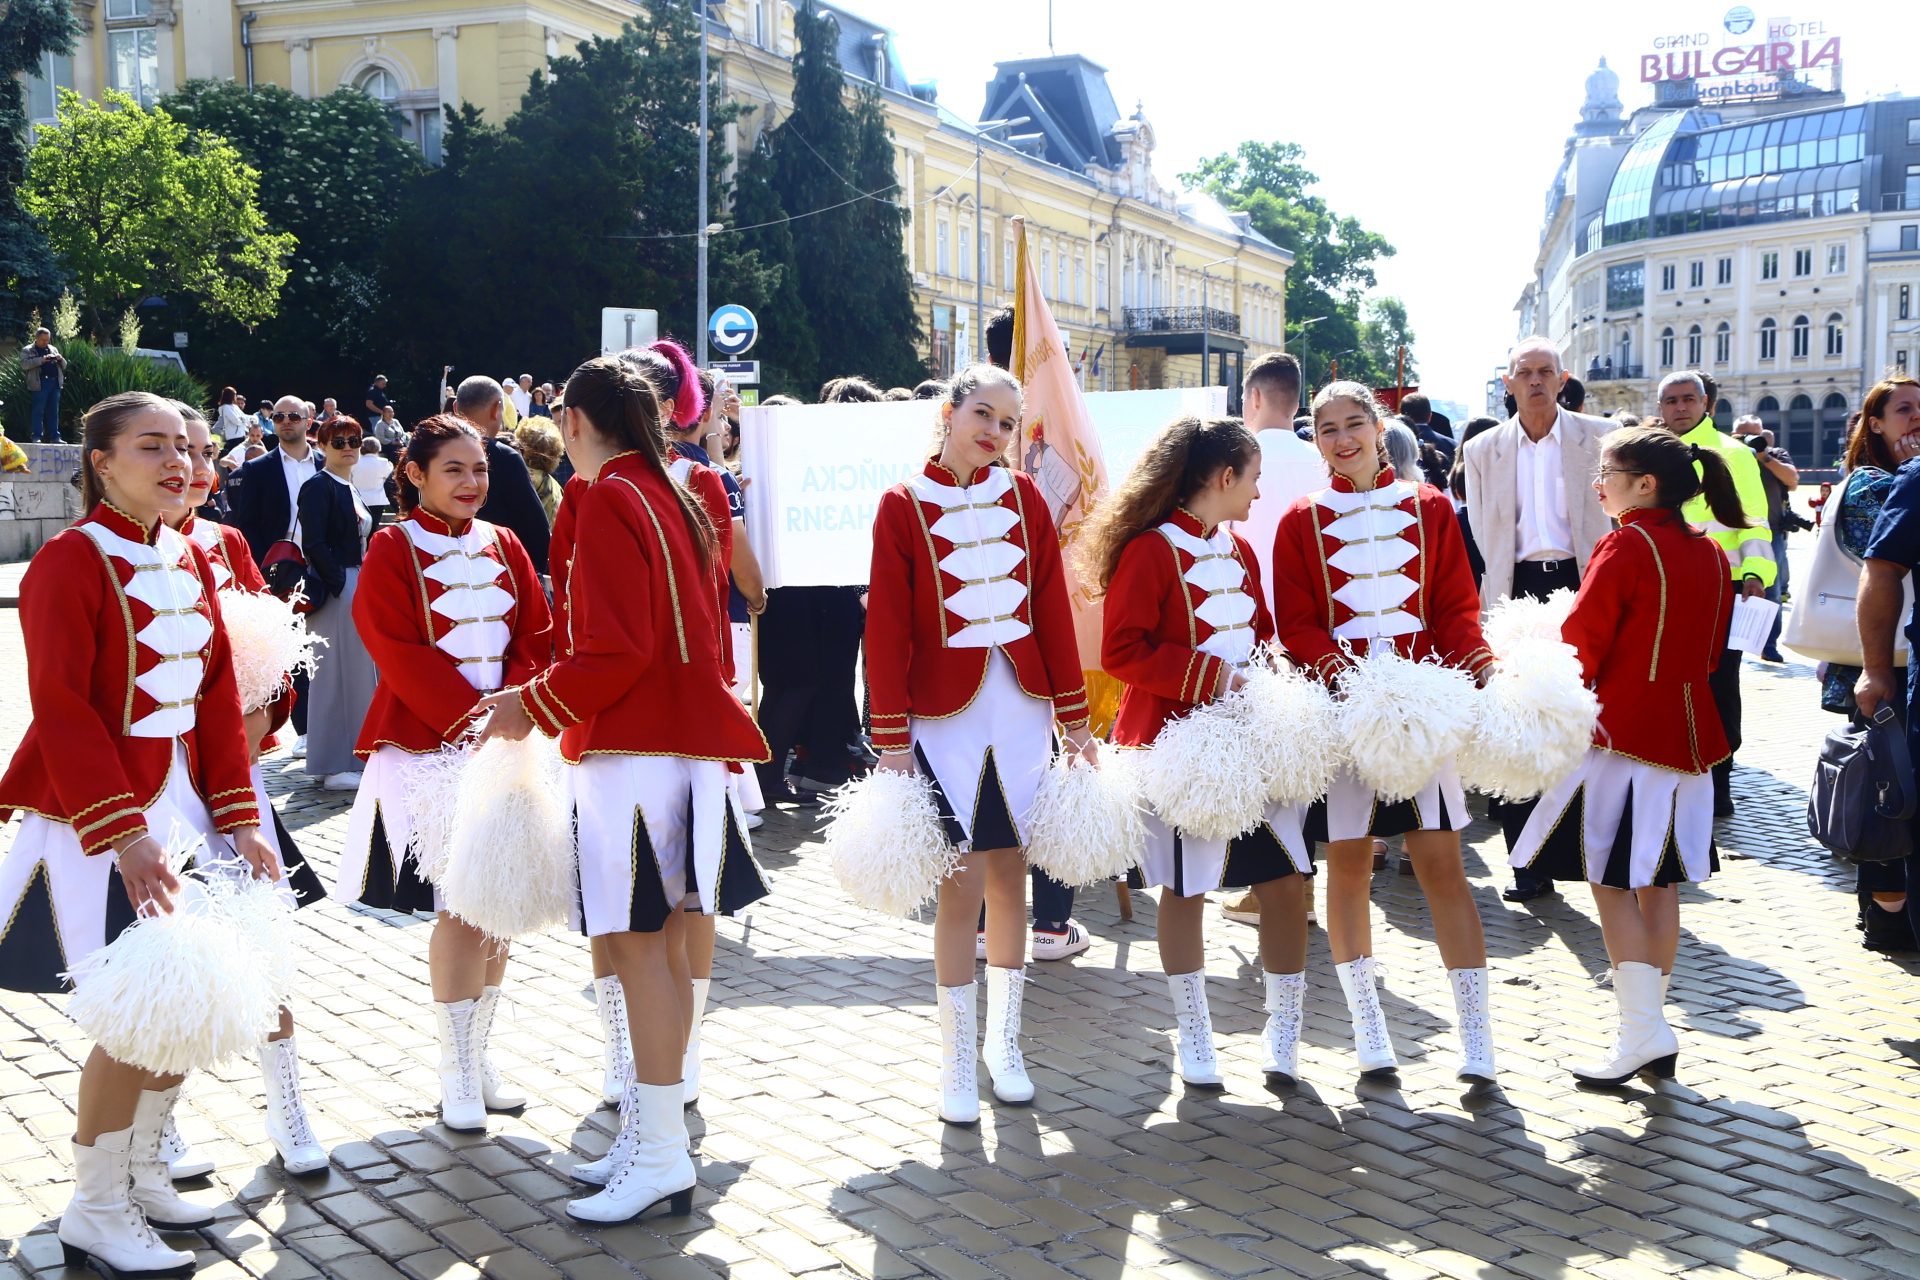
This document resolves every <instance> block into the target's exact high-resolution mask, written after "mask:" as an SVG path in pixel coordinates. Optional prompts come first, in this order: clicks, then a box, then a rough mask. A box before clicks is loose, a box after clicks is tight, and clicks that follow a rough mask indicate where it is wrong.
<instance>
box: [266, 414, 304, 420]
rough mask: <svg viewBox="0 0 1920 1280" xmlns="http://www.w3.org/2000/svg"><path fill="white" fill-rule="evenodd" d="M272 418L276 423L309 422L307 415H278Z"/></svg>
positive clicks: (273, 415)
mask: <svg viewBox="0 0 1920 1280" xmlns="http://www.w3.org/2000/svg"><path fill="white" fill-rule="evenodd" d="M270 416H271V417H272V419H273V420H274V421H275V422H305V421H306V420H307V415H306V414H304V413H276V414H272V415H270Z"/></svg>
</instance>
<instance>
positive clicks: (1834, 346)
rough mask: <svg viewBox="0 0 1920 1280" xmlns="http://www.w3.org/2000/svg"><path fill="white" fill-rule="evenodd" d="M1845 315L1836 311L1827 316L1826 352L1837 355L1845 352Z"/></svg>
mask: <svg viewBox="0 0 1920 1280" xmlns="http://www.w3.org/2000/svg"><path fill="white" fill-rule="evenodd" d="M1846 323H1847V322H1846V317H1845V316H1843V315H1841V314H1840V313H1839V312H1838V311H1836V312H1834V313H1833V314H1832V315H1830V316H1828V317H1827V354H1828V355H1830V356H1837V355H1842V354H1845V352H1846V349H1847V330H1846Z"/></svg>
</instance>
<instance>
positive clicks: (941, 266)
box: [27, 0, 1292, 390]
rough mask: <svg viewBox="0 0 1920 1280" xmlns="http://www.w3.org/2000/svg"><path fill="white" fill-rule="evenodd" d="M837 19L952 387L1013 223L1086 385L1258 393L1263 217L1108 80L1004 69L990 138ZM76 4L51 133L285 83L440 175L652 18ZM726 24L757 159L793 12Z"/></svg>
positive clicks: (208, 2)
mask: <svg viewBox="0 0 1920 1280" xmlns="http://www.w3.org/2000/svg"><path fill="white" fill-rule="evenodd" d="M821 7H822V8H823V9H826V10H828V11H830V12H832V13H833V14H834V16H835V17H836V19H837V20H838V21H839V23H840V27H841V44H840V56H841V64H842V66H843V67H844V68H845V70H846V73H847V77H848V80H849V82H850V83H853V84H858V85H873V86H875V87H877V88H878V89H879V91H880V93H881V95H882V97H883V99H884V101H885V103H886V107H887V114H888V119H889V122H890V124H891V126H892V129H893V133H894V143H895V147H896V156H897V164H896V172H897V175H898V177H899V180H900V184H901V188H902V190H903V192H904V193H905V203H907V204H908V205H909V208H910V215H911V222H910V227H909V234H908V236H907V252H908V257H909V269H910V270H911V272H912V275H913V282H914V289H915V293H916V297H917V301H918V303H919V308H920V316H921V321H922V325H923V327H924V329H925V335H926V336H925V342H924V345H923V350H924V352H925V354H926V355H927V357H928V359H929V360H930V362H931V363H932V364H933V366H934V367H935V369H936V370H937V371H940V372H946V371H947V370H949V369H951V368H952V367H953V366H954V365H955V364H956V363H959V362H963V361H964V360H966V359H967V358H969V357H970V356H973V355H975V354H976V353H977V351H978V346H979V343H978V340H977V338H976V329H977V325H976V322H975V309H976V303H977V301H978V300H979V295H980V293H981V291H982V286H984V294H985V306H986V309H987V312H988V313H989V314H990V313H991V311H993V310H994V309H997V308H999V307H1001V306H1004V305H1007V304H1009V303H1011V302H1012V300H1013V294H1012V290H1013V286H1014V276H1013V271H1012V268H1013V243H1014V237H1013V233H1014V225H1013V219H1014V218H1016V217H1024V218H1025V219H1026V222H1027V228H1028V239H1029V246H1030V254H1031V260H1032V263H1033V266H1034V269H1035V270H1037V271H1039V272H1040V273H1041V278H1042V280H1043V281H1044V282H1045V283H1044V289H1045V292H1046V294H1047V297H1048V298H1049V300H1050V303H1051V305H1052V307H1053V310H1054V314H1055V316H1056V318H1057V319H1058V320H1059V322H1060V326H1061V329H1062V331H1063V333H1064V334H1065V335H1066V337H1067V341H1068V344H1069V346H1070V347H1071V349H1072V354H1073V356H1074V358H1075V360H1076V362H1077V363H1078V364H1079V366H1080V370H1081V379H1082V382H1083V384H1084V385H1085V386H1086V387H1087V388H1088V389H1089V390H1125V389H1128V388H1130V387H1161V386H1196V385H1200V384H1201V383H1202V382H1203V381H1211V382H1214V383H1219V382H1222V381H1237V377H1236V373H1237V369H1238V368H1239V367H1240V365H1241V363H1242V362H1244V361H1250V360H1252V359H1253V358H1255V357H1257V356H1258V355H1260V354H1262V353H1264V352H1267V351H1272V350H1279V349H1282V347H1283V346H1284V340H1285V339H1284V335H1285V325H1286V309H1285V289H1286V272H1287V270H1288V268H1289V267H1290V266H1291V265H1292V256H1291V255H1290V254H1288V253H1287V252H1286V251H1285V250H1284V249H1281V248H1279V247H1278V246H1276V245H1274V244H1272V243H1271V242H1269V241H1267V240H1265V239H1264V238H1263V237H1261V236H1259V235H1258V233H1256V232H1254V231H1252V229H1251V228H1250V227H1248V226H1247V225H1246V222H1245V219H1244V217H1241V216H1239V215H1234V214H1230V213H1228V212H1227V211H1226V210H1224V209H1222V208H1221V207H1220V206H1219V205H1218V204H1217V203H1215V202H1214V201H1212V200H1211V199H1209V198H1207V197H1204V196H1197V195H1193V194H1186V193H1181V192H1178V191H1177V190H1175V189H1173V188H1172V187H1171V186H1170V185H1167V184H1163V183H1162V182H1161V181H1160V179H1159V177H1158V176H1157V175H1156V174H1155V172H1154V170H1153V164H1152V155H1153V148H1154V133H1153V126H1152V124H1151V123H1150V122H1149V120H1148V119H1147V117H1146V115H1145V112H1144V111H1143V110H1139V109H1136V110H1135V111H1134V112H1133V113H1132V114H1131V115H1129V116H1125V117H1122V115H1121V113H1120V112H1119V110H1118V109H1117V108H1116V107H1115V106H1114V104H1113V100H1112V97H1111V95H1110V93H1109V92H1108V90H1107V88H1106V80H1105V72H1104V69H1103V68H1101V67H1099V66H1098V65H1097V64H1094V63H1092V62H1090V61H1088V60H1086V59H1084V58H1079V57H1075V56H1067V57H1059V58H1045V59H1032V60H1027V61H1023V62H1018V63H1001V64H998V65H997V66H996V68H995V72H996V78H995V80H994V87H993V89H992V91H990V93H989V101H988V106H987V112H988V115H989V116H990V117H994V118H1003V119H1004V118H1010V117H1018V116H1025V117H1027V119H1026V121H1025V122H1024V123H1022V124H1019V125H1015V126H1012V127H1010V128H1007V129H1004V130H1000V131H998V133H997V134H996V135H995V136H992V137H988V136H984V135H983V134H982V133H981V132H980V131H979V130H977V129H976V128H975V127H974V124H973V122H970V121H966V120H963V119H961V118H960V117H958V116H956V115H955V114H954V113H953V112H951V111H949V110H947V109H946V108H944V107H943V106H941V105H940V103H939V102H938V100H937V97H936V96H935V94H934V93H933V92H932V90H931V88H930V87H928V86H925V85H916V84H914V83H913V82H911V81H909V80H908V78H907V76H906V72H905V69H904V68H902V67H901V65H900V63H899V60H898V58H897V56H896V55H895V54H894V52H893V47H892V36H891V33H890V32H888V31H887V30H886V29H885V28H884V27H881V26H879V25H877V24H875V23H872V22H870V21H867V20H866V19H864V18H862V17H860V16H858V15H857V14H854V13H852V12H849V11H847V10H845V9H843V8H841V7H840V6H838V5H831V4H827V5H822V6H821ZM73 8H74V12H75V15H76V16H77V17H78V18H79V19H80V22H81V25H82V28H83V30H82V33H81V37H80V45H79V48H78V50H77V51H76V53H75V55H74V56H72V57H71V58H64V57H63V58H49V59H48V62H47V65H46V66H45V67H44V68H43V70H42V74H41V75H40V76H39V77H37V78H34V79H31V80H30V81H29V83H28V95H27V96H28V113H29V116H30V118H32V119H34V120H36V121H44V120H49V119H51V118H52V115H53V104H54V102H55V90H56V88H58V87H68V88H72V89H74V90H76V91H77V92H79V93H80V94H82V95H83V96H87V97H96V96H98V95H99V94H100V93H101V92H102V91H103V90H105V89H108V88H114V89H120V90H123V91H125V92H127V93H130V94H132V95H133V96H135V97H136V98H139V99H140V100H142V101H143V102H147V103H151V102H153V101H156V100H157V99H158V98H159V97H160V96H161V95H163V94H166V93H168V92H171V91H172V90H174V89H175V88H177V87H178V86H179V85H180V84H181V83H183V82H184V81H186V80H190V79H207V78H211V79H232V80H236V81H240V82H242V83H255V84H277V85H281V86H283V87H285V88H288V89H290V90H292V91H293V92H295V93H298V94H301V95H302V96H308V97H318V96H322V95H324V94H327V93H330V92H332V91H333V90H335V89H337V88H340V87H342V86H350V87H355V88H358V89H361V90H362V91H364V92H366V93H368V94H369V95H371V96H373V97H375V98H377V99H379V100H381V101H382V102H385V103H386V104H387V105H388V106H389V107H391V108H392V109H393V111H394V112H395V113H396V117H397V121H398V124H397V127H398V128H399V129H400V131H401V132H402V134H403V135H404V136H406V137H407V138H408V139H409V140H410V141H412V142H413V143H414V144H415V145H417V146H419V147H420V149H421V150H422V152H423V153H424V154H425V155H426V156H427V158H428V159H429V160H432V161H436V162H437V161H438V159H439V155H440V138H441V129H442V125H443V121H444V119H445V113H446V112H447V111H449V110H451V109H453V108H454V107H456V106H457V105H458V104H460V103H463V102H470V103H472V104H473V105H475V106H476V107H478V108H480V110H481V111H482V112H483V113H484V114H485V115H486V117H487V118H488V119H490V120H493V121H495V122H498V121H501V120H504V119H505V118H506V117H507V116H508V115H510V114H512V112H513V110H514V109H515V108H516V107H517V105H518V103H519V100H520V95H521V94H522V93H523V92H524V91H525V89H526V85H527V81H528V77H530V76H532V75H534V74H536V73H538V72H539V71H541V70H543V69H544V68H545V66H546V60H547V59H548V58H553V57H560V56H564V55H565V54H567V53H569V52H571V50H572V49H573V46H574V45H575V44H576V43H578V42H579V41H581V40H583V39H585V38H587V37H588V36H591V35H613V34H616V33H617V32H618V31H619V30H620V27H621V24H622V23H623V22H625V21H626V20H627V19H628V18H629V17H630V16H631V15H632V13H633V8H632V6H631V5H630V4H627V3H601V2H599V0H539V2H538V3H499V4H471V3H459V2H458V0H73ZM709 12H710V15H711V18H712V21H711V23H710V26H709V31H710V36H711V57H712V62H713V68H714V73H715V74H716V75H717V76H718V77H719V78H720V82H721V83H722V85H723V86H724V88H725V92H726V93H727V95H728V96H729V97H730V98H732V99H734V100H736V101H738V102H740V103H741V104H743V105H744V106H746V107H748V108H749V110H748V111H747V113H746V114H745V115H744V116H743V117H742V119H741V121H740V122H739V123H738V124H736V125H734V126H732V127H730V129H729V137H728V143H729V149H730V150H732V151H733V152H734V153H736V154H738V153H739V152H741V151H742V150H744V149H745V148H747V147H750V146H752V145H753V142H754V140H755V139H756V138H757V137H758V136H759V134H760V132H761V131H762V130H765V129H768V128H771V127H773V126H775V125H777V124H778V123H779V122H780V121H782V120H784V119H785V118H786V116H787V114H788V112H789V110H790V109H791V104H792V97H791V94H792V85H793V77H792V66H791V61H790V60H791V58H792V55H793V51H794V47H795V46H794V33H793V12H794V10H793V5H792V4H790V3H788V2H787V0H724V2H722V0H715V2H714V3H713V4H711V6H710V8H709ZM999 106H1004V107H1005V108H1006V109H1005V110H1004V111H998V112H997V111H996V108H997V107H999ZM1002 138H1007V139H1009V140H1001V139H1002ZM976 155H977V156H978V157H979V163H978V164H976ZM976 169H978V183H977V187H978V192H979V197H978V206H977V208H976V195H975V193H976ZM790 212H793V213H800V212H802V211H799V210H793V211H790ZM976 228H977V229H976ZM714 301H715V302H716V303H719V302H724V301H726V300H725V299H723V298H716V299H715V300H714ZM763 323H778V319H777V317H764V318H763ZM1203 349H1205V350H1206V351H1208V352H1209V353H1210V354H1211V355H1212V357H1213V364H1214V368H1213V369H1212V375H1213V376H1212V377H1211V378H1210V379H1208V378H1204V377H1203V374H1202V356H1201V352H1202V350H1203Z"/></svg>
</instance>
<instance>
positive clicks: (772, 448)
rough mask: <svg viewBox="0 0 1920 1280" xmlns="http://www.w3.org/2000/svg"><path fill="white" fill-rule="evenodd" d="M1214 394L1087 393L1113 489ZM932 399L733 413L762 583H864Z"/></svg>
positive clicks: (1223, 398)
mask: <svg viewBox="0 0 1920 1280" xmlns="http://www.w3.org/2000/svg"><path fill="white" fill-rule="evenodd" d="M1226 403H1227V392H1226V388H1225V387H1189V388H1184V389H1173V390H1166V391H1107V392H1098V393H1095V394H1092V395H1089V396H1088V397H1087V410H1088V412H1089V414H1090V415H1091V416H1092V418H1093V425H1094V429H1095V431H1097V432H1098V433H1099V436H1100V447H1101V449H1102V450H1103V451H1104V452H1105V454H1106V458H1107V466H1108V468H1109V471H1110V474H1111V475H1112V476H1113V479H1114V483H1115V484H1118V483H1119V480H1120V478H1121V477H1123V476H1125V475H1126V473H1127V471H1128V470H1129V469H1130V468H1131V467H1132V466H1133V462H1134V459H1136V458H1138V457H1139V456H1140V453H1141V451H1142V450H1144V449H1145V448H1146V446H1147V442H1148V441H1149V440H1151V439H1152V438H1153V436H1154V433H1155V432H1157V431H1159V430H1160V428H1161V427H1164V426H1165V425H1167V423H1168V422H1170V421H1172V420H1173V419H1174V418H1177V417H1179V416H1181V415H1182V414H1187V413H1193V414H1200V415H1202V416H1205V415H1210V414H1213V415H1217V414H1221V413H1225V412H1226ZM939 412H940V406H939V402H938V401H929V400H889V401H882V402H880V403H878V404H802V405H774V406H771V407H769V406H766V405H756V406H753V407H750V408H745V409H742V410H741V415H740V464H741V465H740V469H741V472H742V474H743V475H744V476H745V477H747V478H748V479H750V480H751V481H752V483H751V484H749V485H748V486H747V495H746V496H747V537H748V538H749V539H750V540H751V541H752V543H753V550H754V554H755V555H756V556H758V557H759V560H760V571H761V573H762V575H763V576H764V578H765V580H766V584H767V586H769V587H828V586H851V585H857V584H859V583H863V582H865V581H866V580H867V573H868V570H869V569H870V567H871V563H872V560H873V514H874V511H875V509H876V508H878V506H879V504H880V495H881V494H883V493H885V492H886V491H887V490H888V489H890V488H892V487H893V486H894V485H896V484H899V483H900V482H901V481H902V480H905V479H906V478H907V477H908V476H911V475H914V474H916V473H917V472H918V471H919V470H920V468H921V467H923V466H925V465H926V461H927V458H928V457H929V456H930V455H931V454H932V452H933V448H934V444H935V432H936V431H937V430H938V426H939Z"/></svg>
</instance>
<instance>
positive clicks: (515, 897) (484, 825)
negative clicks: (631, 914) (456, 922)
mask: <svg viewBox="0 0 1920 1280" xmlns="http://www.w3.org/2000/svg"><path fill="white" fill-rule="evenodd" d="M456 793H457V800H456V803H457V806H458V811H457V816H456V817H455V819H454V822H453V830H452V837H451V839H450V841H449V842H448V844H449V847H448V856H447V867H446V872H445V874H444V875H443V876H442V878H441V880H440V882H439V883H440V888H441V890H442V891H443V892H444V893H445V894H446V900H447V910H449V911H451V912H453V914H455V915H457V916H459V917H460V918H461V919H462V920H465V921H466V922H467V923H468V924H471V925H473V926H474V927H475V928H477V929H479V930H480V931H481V932H483V933H485V934H487V935H488V936H490V937H494V938H503V939H510V938H518V937H522V936H524V935H526V934H530V933H538V932H540V931H541V930H543V929H550V928H553V927H555V926H556V925H561V924H564V923H566V920H567V915H568V912H569V911H570V910H571V908H572V906H573V897H574V860H573V825H572V815H571V814H570V813H569V812H568V811H567V808H566V806H565V805H564V804H563V803H562V799H561V774H560V750H559V746H558V744H557V743H555V742H554V741H553V740H552V739H550V738H547V737H544V736H542V735H541V734H537V733H535V734H529V735H528V736H527V738H526V739H525V740H524V741H521V742H509V741H507V740H506V739H504V738H494V739H491V740H489V741H488V742H486V743H485V744H484V745H482V746H481V748H480V749H479V750H478V751H476V752H474V753H473V756H472V757H471V759H469V761H468V762H467V766H466V768H465V769H464V770H463V771H462V772H461V775H460V781H459V785H458V787H457V789H456Z"/></svg>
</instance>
